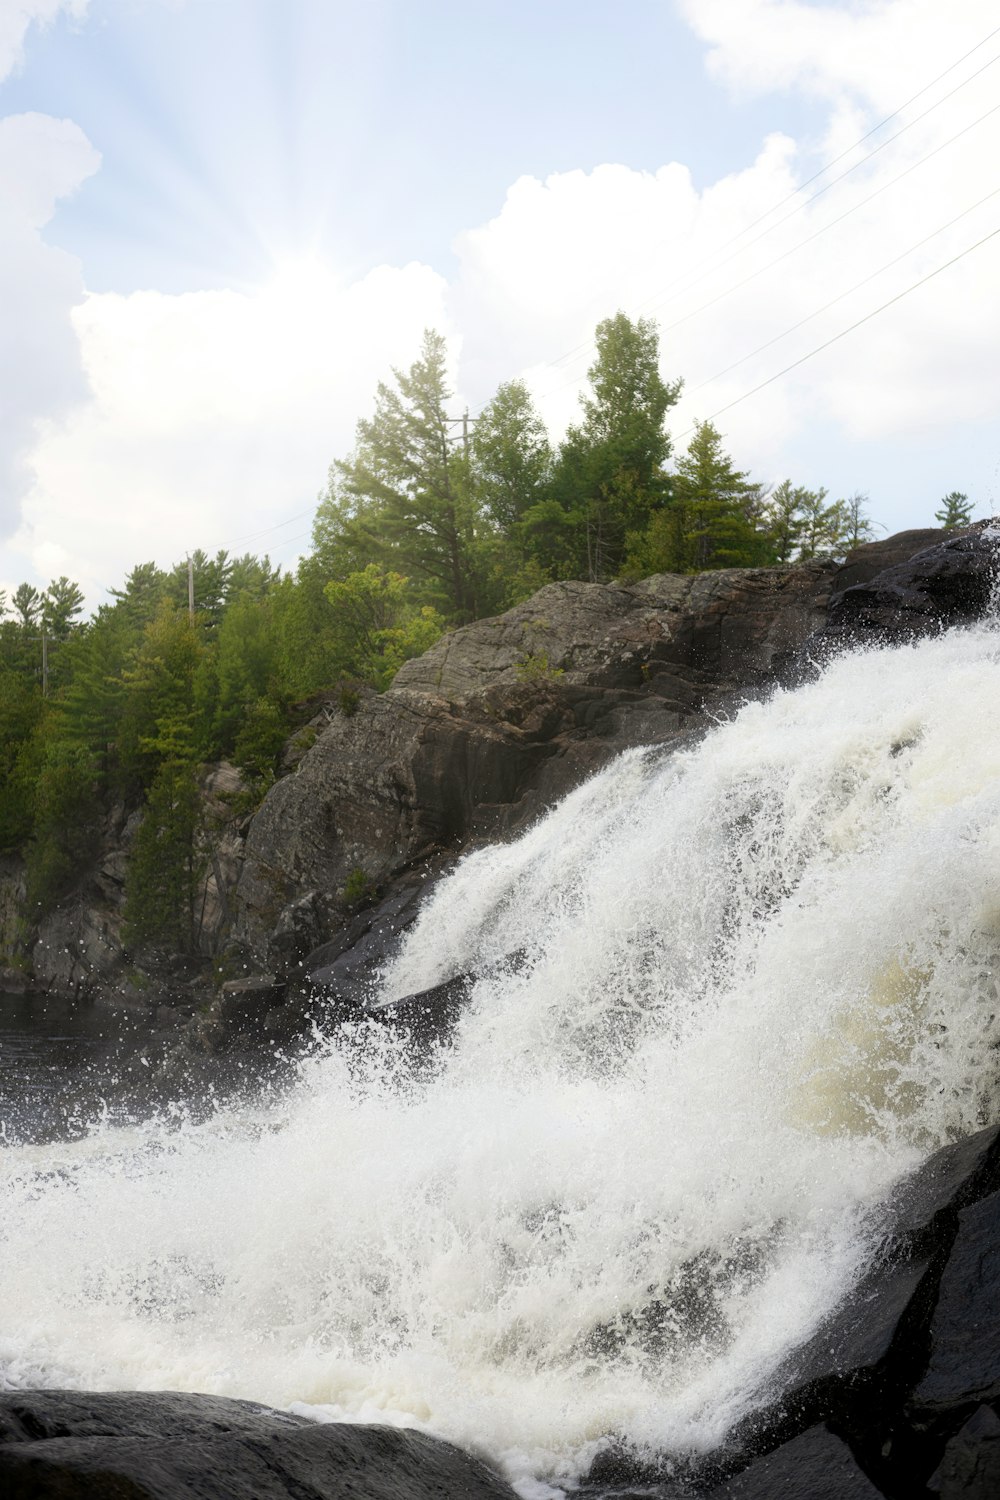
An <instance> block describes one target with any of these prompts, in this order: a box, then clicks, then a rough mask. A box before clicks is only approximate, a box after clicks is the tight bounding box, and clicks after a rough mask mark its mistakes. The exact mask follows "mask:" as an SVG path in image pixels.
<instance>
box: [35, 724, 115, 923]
mask: <svg viewBox="0 0 1000 1500" xmlns="http://www.w3.org/2000/svg"><path fill="white" fill-rule="evenodd" d="M33 802H34V819H33V831H32V834H31V838H30V841H29V843H28V848H27V860H26V880H27V891H28V907H29V910H30V911H32V912H34V911H37V909H38V908H41V909H42V910H48V909H49V908H50V907H51V906H53V905H54V903H55V902H56V901H58V900H59V898H60V897H61V896H63V895H65V893H66V892H67V890H69V888H70V886H71V885H72V884H73V881H74V879H76V877H77V876H78V875H79V874H80V873H81V871H83V870H85V869H86V868H87V866H88V865H89V863H90V862H91V860H92V859H93V857H94V855H95V853H96V850H97V840H98V835H99V831H100V803H99V801H98V796H97V768H96V766H95V764H94V761H93V758H92V757H91V755H90V754H89V752H88V751H87V750H86V749H85V748H84V747H83V746H80V745H74V744H72V743H69V742H68V741H66V740H60V739H53V740H50V741H49V743H48V744H47V745H46V746H45V749H44V754H43V756H42V759H41V765H40V767H39V769H38V774H37V778H36V781H35V785H34V794H33Z"/></svg>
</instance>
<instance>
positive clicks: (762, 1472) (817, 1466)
mask: <svg viewBox="0 0 1000 1500" xmlns="http://www.w3.org/2000/svg"><path fill="white" fill-rule="evenodd" d="M881 1496H882V1491H881V1490H879V1489H876V1488H875V1486H874V1485H873V1484H872V1482H871V1480H870V1479H869V1478H868V1477H867V1475H866V1474H865V1473H864V1472H863V1470H861V1469H860V1468H859V1467H858V1465H857V1463H856V1462H855V1459H854V1455H853V1454H852V1453H851V1450H850V1448H849V1447H848V1446H847V1444H846V1443H844V1442H842V1441H841V1439H840V1438H838V1437H835V1436H834V1434H833V1433H832V1432H831V1431H830V1430H829V1428H827V1427H822V1426H820V1427H811V1428H810V1429H809V1431H808V1432H804V1433H802V1435H801V1436H800V1437H797V1438H793V1440H792V1441H791V1442H790V1443H785V1444H784V1445H783V1446H782V1447H781V1448H778V1449H776V1450H775V1451H774V1452H773V1453H769V1454H768V1455H767V1457H766V1458H762V1459H759V1460H758V1461H757V1462H756V1463H753V1464H751V1465H750V1467H749V1468H748V1469H744V1471H743V1473H742V1474H738V1475H736V1477H735V1478H733V1479H730V1480H728V1481H727V1482H726V1483H725V1484H723V1485H721V1486H719V1487H718V1488H717V1489H713V1490H710V1491H708V1497H707V1500H881Z"/></svg>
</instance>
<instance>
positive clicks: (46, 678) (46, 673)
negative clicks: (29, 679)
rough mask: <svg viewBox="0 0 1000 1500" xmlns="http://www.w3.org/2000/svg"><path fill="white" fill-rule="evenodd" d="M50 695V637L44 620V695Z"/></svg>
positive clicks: (44, 696)
mask: <svg viewBox="0 0 1000 1500" xmlns="http://www.w3.org/2000/svg"><path fill="white" fill-rule="evenodd" d="M48 696H49V637H48V633H47V631H46V629H45V622H44V620H43V621H42V697H43V698H47V697H48Z"/></svg>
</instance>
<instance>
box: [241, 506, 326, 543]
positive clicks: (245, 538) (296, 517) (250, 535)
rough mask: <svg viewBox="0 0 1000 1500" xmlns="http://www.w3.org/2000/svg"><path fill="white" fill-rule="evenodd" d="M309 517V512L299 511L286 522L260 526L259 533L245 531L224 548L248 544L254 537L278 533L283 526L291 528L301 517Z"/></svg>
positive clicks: (310, 512) (310, 513)
mask: <svg viewBox="0 0 1000 1500" xmlns="http://www.w3.org/2000/svg"><path fill="white" fill-rule="evenodd" d="M309 515H312V511H311V510H300V511H298V512H297V513H296V514H295V515H294V516H289V517H288V519H287V521H278V522H277V523H276V524H275V525H274V526H262V527H261V528H260V530H259V531H246V532H244V533H243V535H242V536H237V537H233V539H232V541H230V542H227V543H226V547H227V549H228V548H229V547H235V546H236V544H237V542H249V541H252V540H253V538H254V537H255V536H267V535H268V534H269V533H270V532H272V531H280V530H281V528H282V527H283V526H291V525H292V523H293V522H294V521H301V520H302V517H303V516H309ZM285 540H286V541H288V540H289V538H288V537H286V538H285Z"/></svg>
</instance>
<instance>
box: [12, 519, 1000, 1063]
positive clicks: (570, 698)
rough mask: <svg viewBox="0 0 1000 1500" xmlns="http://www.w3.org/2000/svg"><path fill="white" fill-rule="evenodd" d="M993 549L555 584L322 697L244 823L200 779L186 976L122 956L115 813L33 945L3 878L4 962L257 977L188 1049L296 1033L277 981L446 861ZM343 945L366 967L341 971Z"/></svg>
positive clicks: (125, 977)
mask: <svg viewBox="0 0 1000 1500" xmlns="http://www.w3.org/2000/svg"><path fill="white" fill-rule="evenodd" d="M994 552H995V543H994V541H993V540H992V537H991V535H990V533H989V528H988V527H987V526H986V524H985V523H983V524H980V525H977V526H973V527H969V528H966V529H965V530H963V531H961V532H954V533H947V532H941V531H909V532H903V533H900V534H899V535H898V536H896V537H891V538H888V539H886V540H884V541H880V542H874V543H870V544H868V545H866V546H863V547H860V548H858V549H857V551H856V552H854V553H852V554H851V556H850V557H848V558H847V560H846V561H845V562H844V563H843V564H839V565H838V564H836V563H833V562H830V561H816V562H810V563H806V564H801V565H796V566H791V567H779V568H751V569H731V570H722V571H719V572H711V573H702V574H696V575H693V576H690V577H686V576H680V575H675V574H660V575H657V576H655V577H652V578H648V579H644V580H642V581H641V582H637V583H633V584H627V585H626V584H593V583H581V582H570V583H553V584H549V585H548V586H547V587H545V588H543V589H541V590H540V591H539V592H538V593H537V594H536V595H534V596H533V598H531V599H529V600H527V601H526V602H525V603H524V604H521V605H518V606H517V607H516V608H515V609H512V610H509V611H508V612H507V613H506V614H504V615H501V616H499V617H498V618H496V619H489V620H479V621H477V622H476V623H475V624H472V625H468V626H465V627H464V628H463V629H460V630H456V631H453V632H451V633H450V634H448V635H446V636H445V637H443V638H442V640H441V641H439V642H438V644H437V645H436V646H434V647H433V648H432V649H431V650H430V651H428V652H427V653H426V654H425V655H424V656H422V657H420V658H418V659H415V660H413V661H410V662H407V663H406V664H405V665H404V666H403V668H402V669H401V670H400V672H399V673H398V674H397V677H396V679H395V682H394V683H393V685H392V687H391V688H390V689H389V690H388V692H386V693H384V694H382V695H378V694H376V693H374V692H370V691H368V692H362V693H361V694H360V696H359V698H358V699H357V701H356V702H355V700H354V699H353V698H352V699H351V700H350V701H348V702H347V703H346V705H341V706H338V704H337V701H336V700H335V699H331V700H330V701H328V702H324V704H323V705H322V709H321V712H320V713H318V714H317V716H316V717H315V718H314V719H313V720H312V721H311V722H310V724H309V725H307V726H306V727H305V728H304V729H303V730H301V731H300V732H299V733H298V734H297V735H296V736H294V737H293V740H292V741H291V742H289V746H288V753H287V756H286V758H285V762H284V764H285V765H286V767H287V774H285V775H283V776H282V777H281V779H280V780H279V781H278V782H277V783H276V785H275V786H274V787H273V788H272V790H271V791H270V792H269V794H268V796H267V797H266V798H265V800H264V802H263V804H262V806H261V807H260V808H259V810H258V811H257V813H256V815H255V816H254V817H253V818H252V820H249V823H247V821H246V820H245V819H244V818H241V816H240V815H239V814H237V813H236V812H235V811H234V803H235V804H236V805H238V802H239V793H240V783H239V777H238V773H237V772H236V771H235V769H234V768H233V767H231V766H226V765H222V766H218V767H211V768H209V769H208V771H207V772H206V776H205V780H204V785H203V799H204V805H205V810H206V816H207V818H208V820H209V823H210V826H211V827H212V829H213V833H212V836H211V839H210V855H209V858H208V860H207V863H206V868H205V872H204V876H203V880H202V890H201V895H200V898H199V902H198V954H197V956H196V961H195V962H194V963H193V964H189V965H187V966H186V967H183V968H182V969H181V968H177V966H176V965H175V966H173V967H171V965H170V964H169V962H168V963H167V964H166V965H165V966H164V965H162V964H161V965H160V966H159V969H158V968H157V965H156V964H155V963H154V964H153V965H152V966H150V965H149V964H145V965H144V964H143V962H141V961H140V963H139V965H138V968H139V969H140V970H142V969H143V968H145V970H146V971H147V972H146V973H145V974H139V975H138V976H136V975H134V974H133V972H132V970H133V963H132V958H131V957H130V956H129V955H128V954H127V953H126V952H125V949H124V945H123V938H122V901H123V893H124V874H125V867H126V863H127V855H128V847H129V843H130V841H131V838H132V837H133V836H134V832H135V829H136V826H137V817H138V815H137V814H136V813H134V812H132V813H131V814H130V812H129V810H128V809H126V808H124V807H117V808H113V809H111V810H110V812H109V813H108V815H107V818H106V827H105V829H104V831H103V835H102V838H101V840H100V845H101V847H100V854H99V857H98V859H97V862H96V864H95V866H94V868H93V869H92V870H91V871H90V872H88V873H87V875H86V876H85V877H84V878H83V880H82V881H81V884H80V886H79V888H78V889H77V890H76V891H75V892H74V893H73V894H72V895H71V896H70V897H68V898H67V899H66V900H65V901H64V902H62V903H61V904H60V906H59V907H58V908H57V909H56V910H55V911H53V912H51V913H49V914H48V915H47V916H46V917H45V918H44V920H43V921H42V922H41V923H40V924H39V925H38V927H37V928H36V929H34V930H33V931H32V930H31V926H30V923H27V922H26V921H25V920H24V913H23V910H15V907H16V906H17V902H18V900H20V902H21V905H22V907H23V899H24V898H23V877H22V875H21V873H20V871H19V870H18V869H15V868H14V867H13V866H11V868H10V869H6V868H5V869H2V870H0V938H2V941H3V944H4V946H3V948H0V953H2V954H5V955H6V958H5V959H4V961H5V962H7V961H9V959H11V958H15V957H16V958H17V960H18V962H19V965H20V967H19V969H18V971H17V972H18V973H25V974H26V975H27V978H28V979H29V980H30V979H31V978H32V977H33V980H34V983H35V984H36V985H37V986H38V987H39V988H41V989H46V990H53V991H56V992H58V993H62V994H70V995H84V994H94V993H98V994H100V995H102V996H107V997H113V998H115V999H119V1000H121V1001H123V1002H124V1003H126V1004H129V1005H131V1006H133V1007H136V1008H139V1009H143V1008H146V1009H148V1008H149V1005H150V1004H151V1003H155V1002H160V1003H162V1002H163V1001H166V1000H170V999H171V998H179V1000H180V1002H181V1004H182V1006H183V1005H186V1004H198V1003H201V1002H202V1001H204V1000H205V999H206V998H207V994H208V989H209V984H208V980H207V975H208V971H209V969H210V967H212V966H213V964H214V965H215V966H216V967H218V968H221V971H222V972H223V974H224V975H225V977H226V978H227V979H228V980H229V982H230V983H231V985H232V984H237V985H239V984H243V985H245V984H247V983H249V982H250V981H251V980H253V979H254V978H255V976H264V980H265V986H264V987H265V989H266V991H267V995H268V996H269V997H270V998H271V999H273V1000H274V1002H275V1003H274V1004H273V1005H270V1006H265V1005H264V1004H263V1000H262V998H261V996H260V995H258V994H255V995H253V996H249V994H248V995H247V996H246V997H242V995H241V996H236V997H234V996H233V995H232V994H231V995H230V1002H229V1011H230V1012H232V1016H230V1020H227V1019H226V1017H225V1016H224V1015H223V1013H222V1011H223V1009H224V1007H223V1008H218V1007H217V1011H216V1013H213V1015H212V1016H210V1018H209V1024H208V1025H207V1026H206V1027H204V1028H202V1030H203V1032H204V1039H205V1040H206V1042H207V1044H208V1045H210V1046H213V1047H214V1046H217V1045H227V1044H228V1042H229V1041H232V1040H234V1039H235V1038H237V1037H240V1038H241V1039H245V1036H246V1034H247V1026H246V1024H245V1022H246V1019H247V1016H248V1015H249V1014H250V1013H251V1011H252V1012H253V1013H254V1014H255V1015H258V1016H260V1017H261V1018H262V1020H263V1021H264V1022H266V1024H265V1025H264V1027H263V1029H264V1030H265V1031H267V1030H269V1029H270V1030H274V1028H275V1026H277V1029H278V1030H279V1031H280V1030H281V1029H285V1030H287V1029H288V1026H289V1025H291V1026H292V1028H293V1029H294V1022H292V1021H291V1020H290V1018H289V1017H284V1018H281V1017H280V1015H279V1012H280V1000H281V993H280V989H281V986H282V985H283V984H286V983H287V982H288V981H292V982H293V984H298V985H300V986H301V984H302V982H303V980H304V979H305V978H306V976H307V975H308V974H309V973H312V972H316V971H317V970H319V969H321V968H325V967H328V966H329V965H330V964H331V963H338V962H339V963H340V967H341V969H344V968H345V967H349V966H350V965H351V964H352V963H353V966H354V968H355V969H357V968H358V967H359V964H360V965H361V966H362V967H364V966H365V965H367V966H368V967H371V966H372V964H373V963H376V962H377V961H378V960H379V959H380V958H381V957H384V955H385V953H386V952H387V951H389V949H390V948H391V945H392V940H393V938H394V935H395V933H397V932H398V931H399V930H400V928H401V926H402V925H405V924H406V922H407V921H409V920H412V915H413V898H415V896H416V894H417V893H419V890H420V888H421V886H422V885H423V884H424V883H425V881H426V879H427V878H429V877H433V876H434V875H435V874H436V872H438V871H439V870H441V869H443V868H445V867H446V866H447V865H448V864H449V863H450V861H451V860H452V859H453V858H454V856H455V855H456V854H457V853H459V852H460V851H462V850H464V849H467V848H469V847H472V846H474V845H475V844H476V843H478V842H485V841H488V840H492V839H496V838H503V837H507V836H509V835H511V834H513V833H516V832H517V831H518V830H520V829H522V828H524V827H525V826H526V825H527V824H528V823H530V822H531V821H532V820H533V819H535V818H536V817H538V816H539V815H540V814H541V813H542V812H543V811H544V810H545V809H546V808H547V807H549V806H551V805H552V804H553V803H554V802H556V801H557V800H558V799H559V798H560V797H562V796H563V795H565V793H566V792H568V791H569V790H571V789H572V788H573V787H574V786H576V785H578V784H579V783H580V782H581V781H583V780H584V779H585V778H586V777H588V776H589V775H591V774H593V773H594V772H595V771H597V770H599V769H600V768H601V767H602V766H604V765H605V764H606V763H607V762H608V761H609V760H610V759H611V758H612V757H614V756H615V755H617V754H618V753H620V752H621V751H622V750H625V749H627V748H629V747H630V746H633V745H637V744H670V743H672V742H674V741H676V740H677V739H678V738H679V737H680V736H682V735H687V734H691V733H696V732H699V731H700V730H701V729H702V728H703V727H704V726H706V725H708V724H710V723H711V722H712V720H713V718H715V717H717V716H718V715H720V714H723V713H725V712H727V711H728V708H729V705H730V704H732V703H734V702H738V701H740V700H741V699H742V698H745V697H747V696H752V695H756V694H758V693H760V692H763V691H766V690H767V688H768V686H769V685H771V684H773V683H774V682H775V681H778V680H783V679H786V678H794V676H795V674H796V673H798V672H799V671H801V670H802V669H803V668H802V666H801V660H802V658H801V653H802V652H803V648H805V651H806V653H807V654H808V655H809V656H810V658H814V659H819V658H821V657H822V655H823V654H824V652H828V651H832V650H837V649H841V648H842V647H843V646H844V644H849V643H850V642H852V641H854V640H856V639H858V638H860V637H865V638H873V637H874V638H877V639H893V638H898V637H900V636H902V637H906V636H908V635H910V634H912V633H913V632H914V631H918V630H926V629H932V628H938V627H939V626H940V625H942V624H950V623H952V622H954V621H956V620H961V619H970V618H974V617H976V616H977V615H979V614H981V613H982V610H983V608H984V607H985V604H986V601H987V599H988V597H989V595H990V592H991V590H992V587H993V571H994ZM400 897H402V898H403V900H402V907H401V906H400ZM379 899H384V900H385V902H386V904H385V905H383V906H375V905H374V902H375V901H376V900H379ZM404 907H405V908H406V909H405V910H403V909H402V908H404ZM373 933H375V934H376V936H377V939H378V941H377V942H376V939H375V937H373V936H372V934H373ZM358 942H362V948H363V950H364V955H366V956H364V958H363V962H362V955H360V954H359V955H357V956H356V958H355V959H353V960H352V959H351V958H350V954H351V952H352V951H353V950H354V949H355V948H356V945H357V944H358ZM18 945H20V946H18ZM318 949H321V950H322V952H321V953H319V954H317V952H316V950H318ZM139 957H140V960H141V957H142V956H141V955H140V956H139ZM341 961H342V962H341ZM160 969H162V973H161V972H160ZM16 978H17V974H14V975H13V977H12V979H11V982H12V983H13V982H14V981H15V980H16ZM275 986H277V988H275ZM243 998H246V999H247V1005H243ZM251 1001H252V1002H253V1003H252V1004H251V1003H250V1002H251ZM241 1007H242V1009H241ZM237 1010H240V1016H239V1017H238V1018H237V1021H238V1023H237V1021H233V1017H234V1016H235V1015H236V1011H237ZM231 1021H233V1023H232V1024H230V1022H231Z"/></svg>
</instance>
